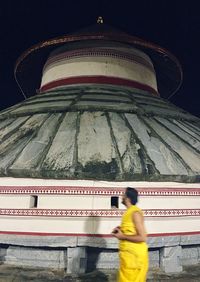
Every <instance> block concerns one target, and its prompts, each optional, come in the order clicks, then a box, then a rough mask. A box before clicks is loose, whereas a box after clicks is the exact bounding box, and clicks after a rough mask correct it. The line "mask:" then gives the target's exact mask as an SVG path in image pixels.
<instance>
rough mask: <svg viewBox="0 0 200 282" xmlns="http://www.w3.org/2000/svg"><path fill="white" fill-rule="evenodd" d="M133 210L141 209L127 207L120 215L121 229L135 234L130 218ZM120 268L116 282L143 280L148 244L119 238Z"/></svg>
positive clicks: (146, 268)
mask: <svg viewBox="0 0 200 282" xmlns="http://www.w3.org/2000/svg"><path fill="white" fill-rule="evenodd" d="M134 212H141V213H142V211H141V210H140V209H139V208H138V207H137V206H136V205H132V206H131V207H129V208H128V209H127V210H126V212H125V213H124V215H123V217H122V223H121V226H120V228H121V231H122V232H123V233H124V234H126V235H136V229H135V225H134V223H133V220H132V214H133V213H134ZM119 259H120V269H119V277H118V282H145V281H146V275H147V271H148V246H147V244H146V243H145V242H141V243H140V242H139V243H133V242H130V241H126V240H120V243H119Z"/></svg>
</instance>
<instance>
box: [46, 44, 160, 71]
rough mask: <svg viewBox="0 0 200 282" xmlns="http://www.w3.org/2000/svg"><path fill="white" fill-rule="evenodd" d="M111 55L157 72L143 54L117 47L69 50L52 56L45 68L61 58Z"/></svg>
mask: <svg viewBox="0 0 200 282" xmlns="http://www.w3.org/2000/svg"><path fill="white" fill-rule="evenodd" d="M99 56H100V57H111V58H117V59H122V60H126V61H132V62H134V63H136V64H140V65H143V66H145V67H147V68H148V69H149V70H150V71H152V72H154V73H155V70H154V68H153V66H152V65H151V64H150V63H149V62H148V61H147V60H145V59H144V58H142V57H141V56H137V55H135V54H130V53H127V52H124V51H120V50H115V49H106V48H103V49H101V48H89V49H84V50H77V51H68V52H65V53H62V54H59V55H57V56H54V57H51V58H49V59H48V61H47V62H46V64H45V66H44V68H43V70H44V71H45V69H46V68H47V67H48V66H49V65H50V64H52V63H54V62H59V61H61V60H67V59H68V60H69V59H72V58H83V57H99Z"/></svg>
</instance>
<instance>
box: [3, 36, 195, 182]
mask: <svg viewBox="0 0 200 282" xmlns="http://www.w3.org/2000/svg"><path fill="white" fill-rule="evenodd" d="M87 34H88V33H87ZM100 34H101V35H102V34H103V35H102V36H101V37H100V38H99V36H100V35H99V33H96V34H95V35H94V32H93V33H92V36H89V35H87V36H86V35H84V34H83V33H81V34H79V35H78V37H76V36H77V35H74V37H73V36H69V37H68V38H67V37H65V40H63V41H64V43H66V41H67V40H66V39H68V41H70V42H69V43H66V45H64V46H62V47H59V48H57V49H56V50H54V52H52V53H51V55H50V56H49V57H48V59H47V61H46V64H45V66H44V67H43V75H42V80H41V87H40V93H39V94H37V95H36V96H34V97H31V98H29V99H26V100H25V101H24V102H22V103H20V104H18V105H15V106H13V107H11V108H9V109H7V110H4V111H2V112H1V113H0V141H1V143H0V157H1V159H0V176H13V177H33V178H34V177H37V178H56V179H95V180H101V179H102V180H121V181H127V180H141V181H143V180H151V181H171V180H173V181H186V182H196V181H198V180H199V174H200V154H199V152H200V134H199V119H198V118H197V117H194V116H192V115H190V114H188V113H186V112H185V111H183V110H181V109H179V108H177V107H175V106H174V105H172V104H171V103H170V102H168V101H167V100H164V99H162V98H160V97H159V93H158V90H157V81H156V77H157V74H155V70H154V61H153V62H152V60H153V59H152V58H151V57H149V54H148V55H147V54H145V53H144V50H143V49H142V51H141V50H138V49H137V48H136V45H138V46H140V45H141V44H142V43H141V42H143V41H142V40H141V41H138V42H139V43H137V42H136V40H135V38H134V40H135V41H134V42H135V43H134V44H133V45H134V46H132V45H131V37H127V36H124V35H122V34H120V35H119V37H120V40H119V42H116V38H117V35H116V34H117V33H116V31H115V33H114V36H113V34H112V33H111V32H110V33H106V35H105V32H104V33H100ZM108 34H109V35H108ZM73 38H76V40H73ZM122 39H123V40H122ZM122 41H124V42H122ZM132 41H133V39H132ZM136 43H137V44H136ZM44 45H45V44H44ZM46 45H48V44H46ZM143 45H144V46H145V44H144V42H143ZM147 45H148V44H147ZM39 46H40V48H41V46H42V45H39ZM144 46H143V47H144ZM152 46H153V45H152ZM150 47H151V45H148V48H150ZM38 48H39V47H38ZM151 48H152V50H154V51H155V48H154V47H151ZM32 49H33V50H35V49H34V48H32ZM36 49H37V48H36ZM152 50H151V51H152ZM29 53H30V52H28V53H26V54H25V55H24V56H22V57H23V58H26V56H27V54H29ZM165 55H166V56H167V55H168V63H167V65H168V66H169V65H172V62H174V65H175V66H174V69H176V71H177V69H178V66H179V64H178V63H177V61H176V59H174V60H173V57H170V56H169V54H168V53H167V51H166V54H165ZM169 58H171V61H170V64H169V60H170V59H169ZM21 62H22V59H20V60H19V62H18V67H19V65H20V64H21ZM156 63H157V62H156ZM32 75H33V76H34V74H32ZM179 75H180V74H179ZM177 77H178V76H177ZM180 77H181V75H180ZM179 80H181V78H180V79H179ZM179 84H180V81H179V82H177V81H176V87H178V85H179ZM171 91H174V86H173V87H171Z"/></svg>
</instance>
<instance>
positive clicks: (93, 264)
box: [81, 217, 108, 282]
mask: <svg viewBox="0 0 200 282" xmlns="http://www.w3.org/2000/svg"><path fill="white" fill-rule="evenodd" d="M100 222H101V218H100V217H88V218H87V219H86V220H85V225H84V233H85V234H88V236H87V237H85V242H84V246H85V247H86V272H87V273H91V272H94V275H95V278H94V279H95V282H98V281H101V282H102V281H108V278H107V276H106V275H105V274H104V273H103V272H102V271H100V270H98V268H101V265H102V260H101V253H102V252H103V251H104V250H105V249H106V241H105V239H104V238H103V236H101V235H100V234H99V227H100ZM96 234H97V236H95V235H96ZM86 276H87V275H86ZM86 276H85V277H82V279H81V281H87V280H86V279H87V278H86Z"/></svg>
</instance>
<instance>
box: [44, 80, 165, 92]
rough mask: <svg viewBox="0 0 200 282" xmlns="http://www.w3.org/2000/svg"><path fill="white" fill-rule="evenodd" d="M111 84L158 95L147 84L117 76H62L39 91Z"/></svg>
mask: <svg viewBox="0 0 200 282" xmlns="http://www.w3.org/2000/svg"><path fill="white" fill-rule="evenodd" d="M86 83H87V84H91V83H95V84H111V85H120V86H127V87H134V88H137V89H140V90H144V91H148V92H150V93H152V94H154V95H156V96H160V95H159V93H158V92H157V91H156V90H155V89H154V88H152V87H151V86H149V85H146V84H143V83H140V82H138V81H134V80H128V79H124V78H118V77H108V76H75V77H68V78H62V79H58V80H54V81H51V82H49V83H47V84H45V85H43V86H42V87H41V88H40V92H41V93H42V92H46V91H49V90H51V89H53V88H56V87H59V86H64V85H70V84H86Z"/></svg>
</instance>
